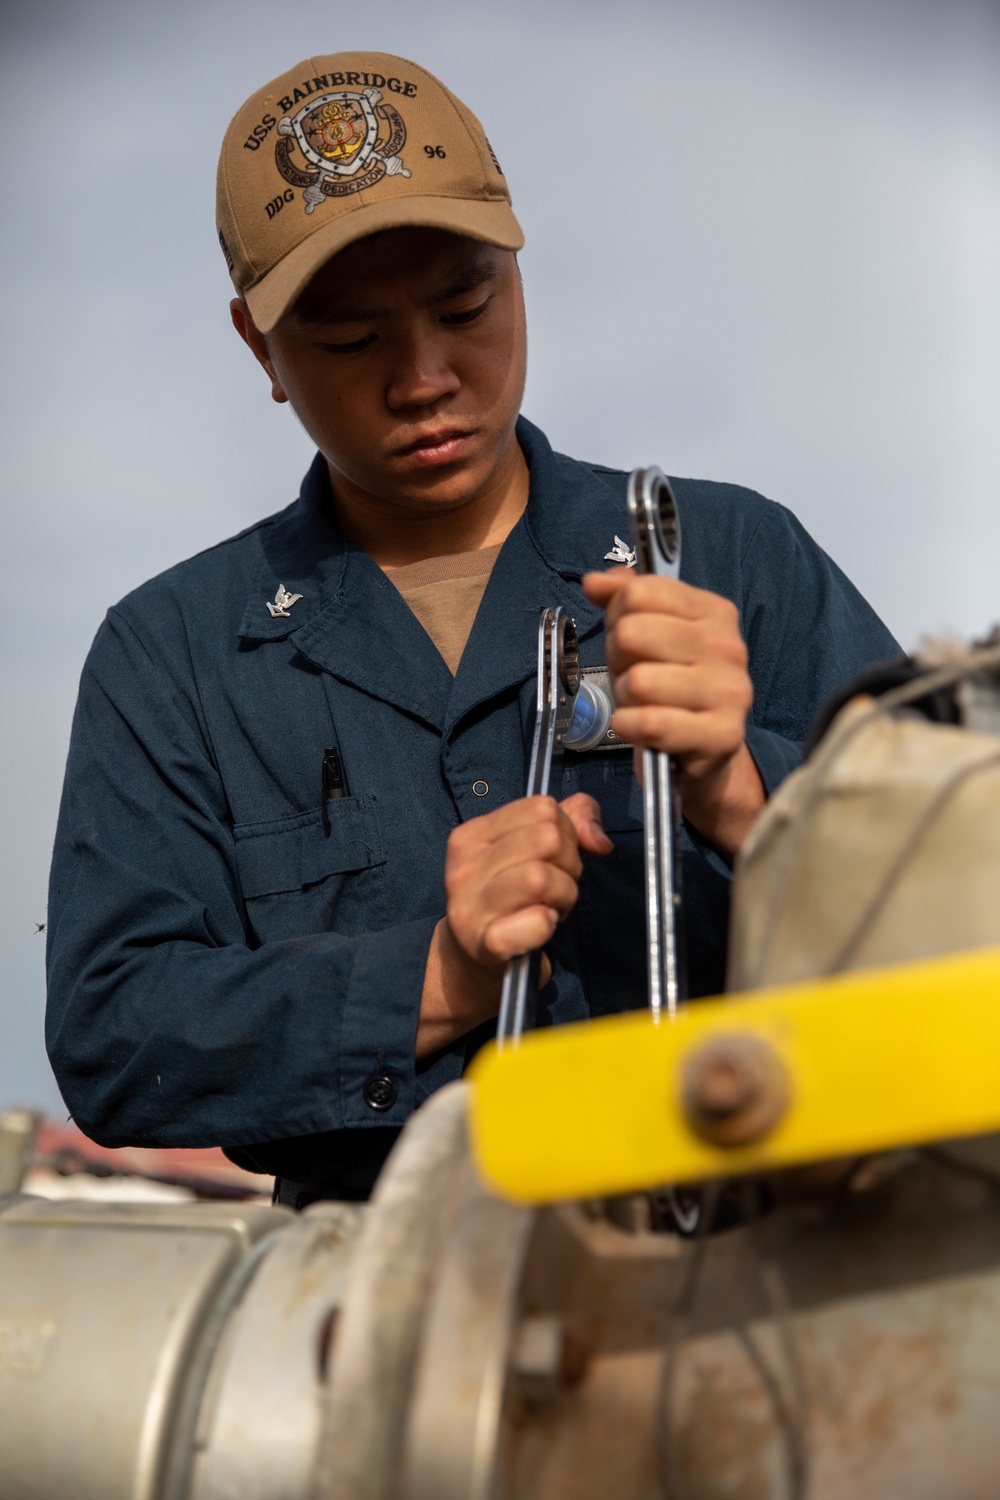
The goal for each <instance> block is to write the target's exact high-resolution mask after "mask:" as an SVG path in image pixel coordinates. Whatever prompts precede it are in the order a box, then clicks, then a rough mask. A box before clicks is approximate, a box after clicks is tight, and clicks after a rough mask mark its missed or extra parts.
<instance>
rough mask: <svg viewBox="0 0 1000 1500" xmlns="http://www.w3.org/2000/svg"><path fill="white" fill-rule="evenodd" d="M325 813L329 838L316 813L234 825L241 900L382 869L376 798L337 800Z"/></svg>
mask: <svg viewBox="0 0 1000 1500" xmlns="http://www.w3.org/2000/svg"><path fill="white" fill-rule="evenodd" d="M328 807H329V810H330V831H329V833H327V832H326V830H325V828H324V827H323V821H322V819H321V817H320V815H319V813H318V812H315V813H296V814H293V816H292V817H290V818H278V819H276V820H275V821H273V822H269V823H241V824H237V826H236V827H235V828H234V829H233V834H234V837H235V839H236V868H237V870H238V871H239V877H240V885H241V887H242V890H243V895H244V897H246V898H247V899H248V900H251V899H252V898H253V897H255V896H273V895H278V894H280V893H281V892H283V891H299V890H302V889H303V888H304V887H306V886H310V885H316V884H318V883H319V882H320V881H322V880H326V878H327V877H328V876H329V875H345V874H347V873H348V872H350V871H351V870H370V869H373V868H374V867H375V866H376V865H384V864H385V849H384V847H383V844H382V834H381V830H380V829H379V826H378V819H377V817H376V814H375V799H374V797H371V796H363V797H341V798H338V799H335V800H334V801H331V802H330V803H328Z"/></svg>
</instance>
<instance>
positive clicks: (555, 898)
mask: <svg viewBox="0 0 1000 1500" xmlns="http://www.w3.org/2000/svg"><path fill="white" fill-rule="evenodd" d="M613 847H614V846H613V845H612V843H611V840H610V839H609V838H608V836H607V834H606V833H605V832H604V829H603V827H602V826H601V809H600V805H599V804H598V803H597V802H596V801H595V800H594V798H593V797H589V796H587V794H586V793H584V792H578V793H577V794H576V795H575V796H573V797H568V798H567V799H566V801H565V802H563V803H561V804H560V803H557V802H556V801H555V799H554V798H553V797H522V798H521V799H520V800H519V801H517V802H510V803H508V804H507V806H506V807H501V808H499V809H498V810H497V811H496V812H494V813H485V814H484V815H483V816H482V817H481V818H470V819H469V821H468V822H467V823H461V824H459V826H458V827H457V828H456V829H454V830H453V832H452V834H451V836H450V838H449V839H448V850H447V854H446V857H445V871H444V885H445V895H446V898H447V915H446V916H445V917H443V918H442V919H441V921H440V922H439V923H438V925H437V927H436V929H435V932H434V938H433V941H432V942H431V948H430V953H429V954H428V958H427V969H426V973H425V976H424V992H423V998H422V1001H421V1006H420V1022H419V1026H418V1028H417V1056H418V1057H422V1056H424V1055H426V1054H427V1053H429V1052H436V1051H437V1049H438V1048H439V1047H444V1046H446V1045H447V1044H448V1043H449V1042H451V1041H454V1040H455V1038H456V1037H459V1036H463V1035H464V1034H465V1033H466V1032H467V1031H471V1030H472V1029H473V1028H474V1027H475V1026H478V1025H479V1024H480V1022H482V1021H486V1020H488V1019H489V1018H490V1016H495V1015H496V1013H497V1011H498V1010H499V1008H500V992H501V988H502V985H503V971H504V966H505V964H506V963H507V960H508V959H510V958H514V957H516V956H517V954H519V953H527V952H529V951H531V950H532V949H535V948H541V947H542V946H543V945H544V944H545V943H547V942H548V941H549V939H550V938H551V936H552V934H553V932H554V931H555V929H556V927H557V925H558V924H559V922H561V921H562V920H563V918H564V917H566V916H567V915H568V914H569V912H570V911H572V909H573V907H574V906H575V904H576V899H577V894H578V886H577V882H578V881H579V878H580V874H581V871H582V869H583V864H582V861H581V859H580V851H581V849H583V850H585V851H586V852H587V853H589V854H608V853H610V851H611V849H612V848H613ZM550 972H551V970H550V969H549V966H548V960H547V959H544V958H543V965H542V974H541V981H542V983H543V984H544V983H545V982H546V981H547V979H548V976H549V973H550Z"/></svg>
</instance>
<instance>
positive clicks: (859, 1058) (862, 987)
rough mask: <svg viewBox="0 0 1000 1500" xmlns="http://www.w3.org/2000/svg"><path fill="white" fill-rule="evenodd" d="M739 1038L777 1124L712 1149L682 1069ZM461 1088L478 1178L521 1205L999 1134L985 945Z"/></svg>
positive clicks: (525, 1060) (547, 1040) (990, 958)
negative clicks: (774, 1103) (777, 1103)
mask: <svg viewBox="0 0 1000 1500" xmlns="http://www.w3.org/2000/svg"><path fill="white" fill-rule="evenodd" d="M747 1037H749V1038H752V1039H754V1040H753V1041H752V1042H751V1043H750V1044H749V1045H750V1047H751V1049H753V1048H754V1047H756V1048H757V1049H758V1050H760V1051H766V1052H767V1055H768V1056H771V1057H775V1058H777V1059H778V1060H779V1067H780V1070H781V1072H782V1074H783V1076H784V1078H785V1080H786V1081H787V1088H786V1090H785V1099H784V1103H783V1105H782V1110H780V1111H778V1118H777V1119H776V1121H775V1122H774V1123H770V1124H768V1126H767V1128H766V1129H765V1130H764V1132H763V1134H761V1135H760V1136H759V1137H758V1138H757V1139H756V1140H754V1141H753V1143H752V1144H743V1145H738V1146H728V1147H727V1146H719V1145H713V1144H712V1143H711V1141H709V1140H707V1139H706V1138H705V1135H704V1133H703V1132H700V1131H699V1130H698V1128H696V1122H693V1121H692V1116H691V1109H690V1100H689V1093H690V1078H691V1067H692V1060H695V1061H696V1060H697V1057H698V1055H699V1053H704V1049H705V1047H706V1044H710V1043H712V1041H713V1039H715V1041H716V1043H718V1042H719V1041H723V1042H725V1040H727V1039H734V1040H736V1044H737V1045H739V1041H738V1039H739V1038H747ZM761 1043H763V1044H765V1046H764V1047H763V1048H761V1045H760V1044H761ZM471 1076H472V1079H473V1082H474V1084H475V1088H474V1089H473V1090H472V1101H471V1106H470V1107H471V1133H472V1142H473V1150H474V1153H475V1157H476V1161H477V1164H478V1166H479V1170H480V1172H481V1173H482V1175H483V1177H484V1179H485V1180H486V1182H487V1183H488V1184H489V1185H490V1186H491V1187H492V1188H493V1189H494V1190H495V1191H496V1192H498V1193H499V1194H501V1195H502V1196H504V1197H507V1198H512V1199H514V1200H517V1201H521V1202H529V1203H544V1202H551V1201H555V1200H558V1199H568V1198H582V1197H592V1196H596V1195H602V1194H612V1193H622V1192H629V1191H633V1190H639V1189H641V1188H646V1187H652V1186H655V1185H658V1184H661V1183H676V1182H691V1181H698V1180H704V1179H708V1178H717V1177H729V1176H734V1175H739V1174H743V1173H750V1172H760V1171H772V1170H774V1169H776V1168H779V1167H787V1166H792V1165H795V1164H798V1163H805V1162H812V1161H820V1160H823V1159H828V1158H831V1157H838V1156H852V1155H856V1154H864V1153H867V1152H873V1151H883V1150H887V1149H892V1148H896V1147H899V1146H904V1145H915V1144H920V1143H927V1142H930V1141H935V1140H945V1139H948V1138H952V1137H957V1136H965V1135H977V1134H980V1133H985V1132H987V1131H991V1130H1000V949H984V950H978V951H976V952H974V953H964V954H959V955H954V956H951V955H949V956H948V957H946V958H938V959H932V960H925V961H921V962H920V963H912V964H905V965H899V966H897V967H894V968H891V969H878V970H866V971H864V972H861V973H853V974H849V975H843V976H840V977H838V978H835V979H826V980H819V981H815V982H811V983H808V984H801V985H791V986H787V987H782V988H781V989H774V990H767V991H756V992H754V993H753V994H752V995H741V996H731V997H729V998H723V999H719V1000H708V1001H698V1002H696V1003H694V1004H691V1005H689V1006H687V1007H686V1008H685V1009H684V1010H683V1011H682V1012H681V1013H680V1014H679V1015H678V1016H677V1017H676V1018H675V1019H674V1020H672V1021H671V1020H666V1019H665V1020H662V1021H661V1022H660V1023H659V1024H654V1023H653V1021H652V1020H651V1019H650V1017H649V1016H648V1015H647V1014H646V1013H645V1012H637V1013H631V1014H628V1015H622V1016H611V1017H607V1018H603V1019H601V1020H595V1021H586V1022H581V1023H579V1024H576V1025H571V1026H562V1027H557V1028H554V1029H552V1030H548V1031H540V1032H534V1033H532V1034H531V1035H529V1036H527V1037H525V1038H524V1039H523V1040H522V1042H521V1044H520V1046H518V1047H516V1048H506V1049H504V1050H503V1051H499V1052H498V1051H497V1050H496V1048H488V1049H486V1050H484V1051H483V1052H482V1053H480V1055H479V1057H477V1059H476V1061H475V1063H474V1065H473V1068H472V1074H471ZM686 1087H687V1093H686V1092H685V1088H686Z"/></svg>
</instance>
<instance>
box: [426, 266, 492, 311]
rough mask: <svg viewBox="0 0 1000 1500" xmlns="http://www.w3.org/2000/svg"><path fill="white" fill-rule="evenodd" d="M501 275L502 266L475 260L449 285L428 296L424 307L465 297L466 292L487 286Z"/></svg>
mask: <svg viewBox="0 0 1000 1500" xmlns="http://www.w3.org/2000/svg"><path fill="white" fill-rule="evenodd" d="M499 275H500V267H499V266H497V265H494V264H493V263H492V262H490V261H485V260H484V261H480V262H479V263H478V264H477V263H476V262H473V263H472V264H471V265H468V266H464V267H463V268H462V270H461V271H459V272H457V273H456V275H455V276H453V277H452V279H451V281H449V282H448V284H447V286H445V287H443V288H442V289H441V290H440V291H438V292H434V293H433V295H432V296H430V297H428V298H426V300H425V301H424V303H423V305H424V307H433V305H434V303H435V302H451V300H452V299H453V298H454V297H464V296H465V294H466V292H474V291H475V290H476V288H477V287H480V286H486V285H487V284H488V283H489V282H491V281H496V280H497V279H498V277H499Z"/></svg>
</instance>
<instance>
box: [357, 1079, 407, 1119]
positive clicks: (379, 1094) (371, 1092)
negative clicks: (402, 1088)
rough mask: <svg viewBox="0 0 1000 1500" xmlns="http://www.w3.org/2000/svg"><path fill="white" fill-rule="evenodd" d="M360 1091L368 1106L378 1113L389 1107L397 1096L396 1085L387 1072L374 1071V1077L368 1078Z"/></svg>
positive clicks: (382, 1112)
mask: <svg viewBox="0 0 1000 1500" xmlns="http://www.w3.org/2000/svg"><path fill="white" fill-rule="evenodd" d="M361 1092H362V1093H363V1095H364V1100H365V1103H366V1104H367V1105H368V1108H369V1109H374V1110H377V1111H378V1113H379V1114H384V1113H385V1111H386V1110H387V1109H391V1108H392V1106H393V1105H394V1104H395V1102H396V1100H397V1098H398V1097H399V1094H398V1091H397V1089H396V1085H395V1084H394V1083H393V1081H392V1079H391V1078H390V1077H389V1075H388V1073H376V1074H375V1076H374V1078H369V1080H368V1082H367V1083H366V1084H365V1086H364V1088H363V1089H362V1091H361Z"/></svg>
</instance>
